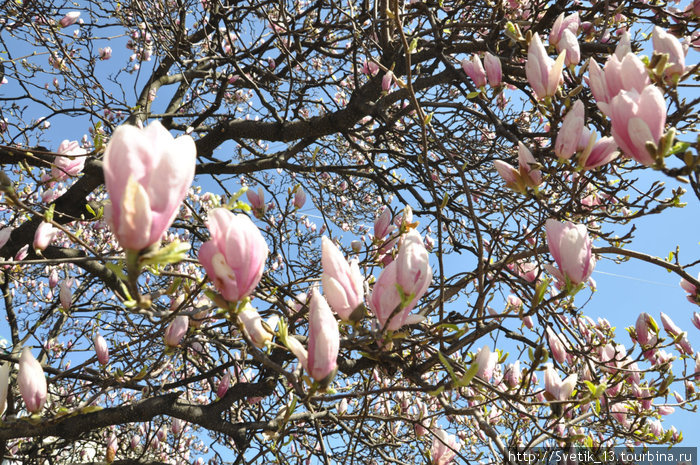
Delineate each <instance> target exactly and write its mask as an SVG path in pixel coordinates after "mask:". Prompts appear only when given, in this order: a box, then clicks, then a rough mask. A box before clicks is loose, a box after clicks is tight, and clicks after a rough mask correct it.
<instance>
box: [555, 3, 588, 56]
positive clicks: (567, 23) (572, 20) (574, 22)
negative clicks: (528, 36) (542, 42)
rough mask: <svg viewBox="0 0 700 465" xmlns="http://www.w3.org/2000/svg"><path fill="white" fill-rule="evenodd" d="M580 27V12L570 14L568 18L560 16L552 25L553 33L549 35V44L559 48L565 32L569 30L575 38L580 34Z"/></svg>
mask: <svg viewBox="0 0 700 465" xmlns="http://www.w3.org/2000/svg"><path fill="white" fill-rule="evenodd" d="M580 25H581V20H580V19H579V16H578V12H576V13H573V14H570V15H568V16H566V17H565V16H564V13H562V14H560V15H559V16H558V17H557V19H556V20H555V21H554V24H553V25H552V31H551V32H550V33H549V43H550V44H551V45H555V46H558V45H559V41H560V40H561V39H562V35H563V34H564V31H567V30H568V31H569V32H571V33H572V34H573V35H574V37H575V36H576V34H578V29H579V26H580ZM560 51H561V50H560Z"/></svg>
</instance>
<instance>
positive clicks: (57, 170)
mask: <svg viewBox="0 0 700 465" xmlns="http://www.w3.org/2000/svg"><path fill="white" fill-rule="evenodd" d="M58 153H60V154H61V155H70V156H57V157H55V158H54V162H53V163H54V166H52V167H51V176H52V177H53V178H54V179H55V180H56V181H63V180H64V179H66V178H68V177H69V176H77V175H79V174H80V173H81V172H82V171H83V168H84V167H85V160H86V158H87V157H86V155H87V151H86V150H85V149H84V148H81V147H80V145H79V144H78V141H75V140H72V141H69V140H64V141H63V142H61V145H59V146H58Z"/></svg>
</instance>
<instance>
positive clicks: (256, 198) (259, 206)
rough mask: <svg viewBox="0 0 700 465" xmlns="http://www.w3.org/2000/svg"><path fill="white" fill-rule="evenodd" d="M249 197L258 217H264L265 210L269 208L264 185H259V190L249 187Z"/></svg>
mask: <svg viewBox="0 0 700 465" xmlns="http://www.w3.org/2000/svg"><path fill="white" fill-rule="evenodd" d="M245 195H246V197H248V202H250V206H251V208H252V209H253V214H254V215H255V217H256V218H262V217H263V216H265V211H266V210H267V205H266V204H265V192H264V191H263V188H262V187H258V192H253V191H252V190H251V189H248V190H247V191H246V193H245Z"/></svg>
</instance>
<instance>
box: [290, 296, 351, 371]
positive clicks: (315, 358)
mask: <svg viewBox="0 0 700 465" xmlns="http://www.w3.org/2000/svg"><path fill="white" fill-rule="evenodd" d="M310 307H311V308H310V309H309V350H308V359H307V366H306V369H307V371H308V372H309V375H310V376H311V377H312V378H313V379H314V380H316V381H319V382H320V381H323V380H325V379H326V378H328V376H331V375H332V374H333V373H334V372H335V370H336V368H337V366H338V364H337V360H338V350H339V349H340V331H339V330H338V322H337V321H336V320H335V317H334V316H333V312H332V311H331V308H330V307H329V306H328V303H327V302H326V299H324V298H323V296H322V295H321V294H319V292H318V290H317V289H315V288H314V289H313V290H312V291H311V305H310ZM292 339H293V338H292Z"/></svg>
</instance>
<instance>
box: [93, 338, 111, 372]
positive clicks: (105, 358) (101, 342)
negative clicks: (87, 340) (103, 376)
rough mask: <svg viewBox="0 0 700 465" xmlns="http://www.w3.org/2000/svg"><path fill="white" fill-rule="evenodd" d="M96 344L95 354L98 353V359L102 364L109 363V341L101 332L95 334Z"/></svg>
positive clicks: (94, 342)
mask: <svg viewBox="0 0 700 465" xmlns="http://www.w3.org/2000/svg"><path fill="white" fill-rule="evenodd" d="M92 342H93V344H94V346H95V354H96V355H97V361H99V362H100V365H107V364H108V363H109V348H108V347H107V341H105V338H103V337H102V335H101V334H99V333H98V334H95V337H94V338H93V339H92Z"/></svg>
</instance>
